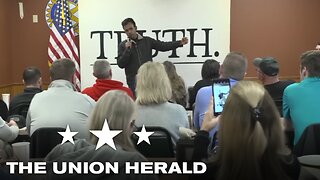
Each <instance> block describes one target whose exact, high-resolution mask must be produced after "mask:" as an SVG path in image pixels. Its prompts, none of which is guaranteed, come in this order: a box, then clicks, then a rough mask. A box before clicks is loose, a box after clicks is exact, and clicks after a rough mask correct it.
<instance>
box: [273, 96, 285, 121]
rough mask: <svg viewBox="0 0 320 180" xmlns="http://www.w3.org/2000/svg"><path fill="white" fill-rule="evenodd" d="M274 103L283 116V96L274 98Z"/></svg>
mask: <svg viewBox="0 0 320 180" xmlns="http://www.w3.org/2000/svg"><path fill="white" fill-rule="evenodd" d="M273 101H274V103H275V104H276V107H277V109H278V111H279V113H280V116H281V117H282V116H283V115H282V101H283V100H282V98H278V99H273Z"/></svg>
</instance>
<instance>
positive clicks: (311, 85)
mask: <svg viewBox="0 0 320 180" xmlns="http://www.w3.org/2000/svg"><path fill="white" fill-rule="evenodd" d="M300 59H301V61H300V78H301V81H300V83H295V84H292V85H290V86H289V87H287V88H286V89H285V90H284V94H283V118H284V119H285V123H286V128H287V129H292V128H294V132H295V134H294V144H297V142H298V141H299V139H300V137H301V135H302V133H303V131H304V130H305V129H306V128H307V127H308V126H310V125H311V124H317V123H320V111H319V110H320V108H319V102H320V93H319V90H320V51H319V50H311V51H307V52H305V53H303V54H302V56H301V58H300Z"/></svg>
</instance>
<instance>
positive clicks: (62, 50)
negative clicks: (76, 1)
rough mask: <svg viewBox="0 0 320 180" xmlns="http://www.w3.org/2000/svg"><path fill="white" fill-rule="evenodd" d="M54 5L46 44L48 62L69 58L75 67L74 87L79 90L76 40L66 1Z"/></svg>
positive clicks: (59, 1)
mask: <svg viewBox="0 0 320 180" xmlns="http://www.w3.org/2000/svg"><path fill="white" fill-rule="evenodd" d="M55 5H56V6H55V7H56V8H55V10H54V12H53V13H52V14H53V16H52V17H51V18H52V20H53V23H52V26H51V28H50V38H49V46H48V55H49V63H50V64H51V63H53V62H54V61H56V60H57V59H60V58H70V59H71V60H72V61H73V62H74V63H75V67H76V72H75V75H74V80H73V81H74V82H73V83H74V84H75V87H76V89H77V90H78V91H80V77H81V75H80V58H79V55H78V53H79V51H78V48H77V46H76V43H75V42H76V40H75V36H74V31H73V27H72V23H71V19H70V12H69V7H68V3H67V2H66V1H62V0H57V1H56V2H55ZM63 7H64V8H63ZM62 13H63V14H64V17H62Z"/></svg>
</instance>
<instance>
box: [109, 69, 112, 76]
mask: <svg viewBox="0 0 320 180" xmlns="http://www.w3.org/2000/svg"><path fill="white" fill-rule="evenodd" d="M109 75H110V77H112V70H111V69H110V71H109Z"/></svg>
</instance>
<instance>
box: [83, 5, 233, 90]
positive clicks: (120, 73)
mask: <svg viewBox="0 0 320 180" xmlns="http://www.w3.org/2000/svg"><path fill="white" fill-rule="evenodd" d="M127 17H132V18H133V19H134V20H135V21H136V24H137V27H138V30H141V29H143V30H146V31H147V32H146V33H145V34H144V35H147V36H150V37H153V38H155V34H154V33H153V32H152V30H155V29H157V30H166V29H190V28H196V29H198V30H197V31H196V32H195V38H194V39H195V43H202V42H204V38H205V34H204V32H203V31H202V30H201V29H202V28H212V29H213V30H211V31H210V34H209V52H210V53H209V54H211V55H213V56H212V57H211V58H214V59H216V60H218V61H220V62H221V61H222V60H223V59H224V57H225V55H226V54H227V53H228V52H229V47H230V0H197V1H195V0H134V1H125V0H123V1H119V0H79V27H80V56H81V81H82V89H83V88H85V87H87V86H91V85H92V84H93V83H94V77H93V76H92V66H90V64H92V63H93V62H94V61H95V60H96V59H97V57H98V56H99V55H100V39H99V36H98V35H94V36H93V37H92V38H91V37H90V34H91V32H92V31H112V32H114V31H122V30H123V29H122V26H121V22H122V20H124V19H125V18H127ZM185 35H186V37H188V38H189V39H190V34H189V33H188V31H186V34H185ZM182 37H183V35H182V33H177V39H181V38H182ZM121 38H122V40H124V39H126V35H125V34H123V35H122V37H121ZM159 40H162V41H170V40H171V34H169V33H168V34H165V35H164V37H162V34H160V36H159ZM104 43H105V48H104V50H105V56H106V57H108V59H107V60H108V61H109V62H110V63H116V59H115V57H116V56H117V45H118V41H117V36H116V34H114V33H113V37H112V39H111V38H110V35H108V34H106V35H105V39H104ZM189 50H190V44H188V45H185V46H184V47H182V48H178V49H177V54H178V55H179V56H180V58H168V56H169V55H170V54H171V51H169V52H159V54H158V56H157V57H155V58H154V61H159V62H163V61H165V60H170V61H172V62H174V63H181V62H204V61H205V60H206V59H209V58H210V57H201V56H202V55H203V54H204V47H195V48H194V50H195V54H196V55H198V57H187V55H188V54H189V53H190V52H189ZM216 51H218V52H219V53H220V55H219V56H218V57H215V56H214V52H216ZM201 66H202V64H176V67H177V71H178V73H179V74H180V75H181V76H182V77H183V78H184V79H185V81H186V84H187V86H191V85H193V84H194V83H195V82H196V81H197V80H199V79H201V73H200V72H201ZM112 70H113V79H117V80H120V81H122V82H124V83H125V82H126V81H125V74H124V70H122V69H120V68H118V67H117V65H113V66H112Z"/></svg>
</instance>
